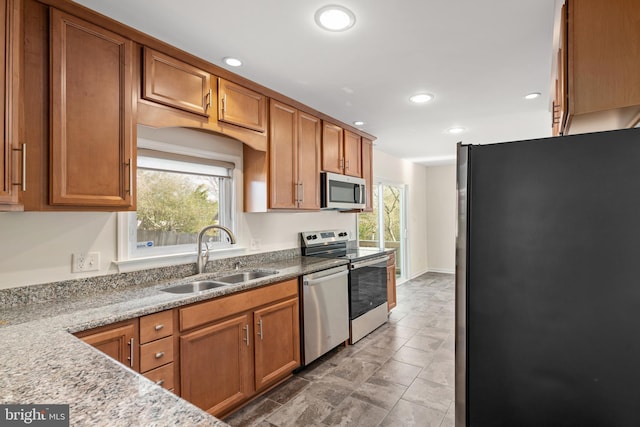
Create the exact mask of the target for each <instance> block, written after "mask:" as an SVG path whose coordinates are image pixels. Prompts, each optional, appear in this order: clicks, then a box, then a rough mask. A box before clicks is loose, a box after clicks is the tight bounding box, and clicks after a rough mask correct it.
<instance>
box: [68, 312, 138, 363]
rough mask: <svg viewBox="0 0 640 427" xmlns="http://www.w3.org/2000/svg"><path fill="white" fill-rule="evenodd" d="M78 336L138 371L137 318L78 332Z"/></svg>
mask: <svg viewBox="0 0 640 427" xmlns="http://www.w3.org/2000/svg"><path fill="white" fill-rule="evenodd" d="M76 336H77V337H78V338H80V339H81V340H82V341H84V342H86V343H87V344H89V345H91V346H93V347H95V348H97V349H98V350H100V351H102V352H103V353H105V354H106V355H107V356H110V357H112V358H113V359H115V360H117V361H118V362H120V363H122V364H123V365H125V366H129V367H130V368H132V369H134V370H136V371H138V370H139V369H138V367H139V363H138V357H137V351H136V350H137V347H136V346H137V336H138V319H132V320H128V321H125V322H119V323H114V324H112V325H107V326H102V327H100V328H96V329H91V330H88V331H83V332H79V333H77V334H76Z"/></svg>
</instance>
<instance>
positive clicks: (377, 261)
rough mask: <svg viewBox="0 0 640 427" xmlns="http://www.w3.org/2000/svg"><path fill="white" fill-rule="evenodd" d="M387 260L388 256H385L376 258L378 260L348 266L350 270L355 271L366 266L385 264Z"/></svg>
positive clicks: (353, 263)
mask: <svg viewBox="0 0 640 427" xmlns="http://www.w3.org/2000/svg"><path fill="white" fill-rule="evenodd" d="M388 260H389V255H385V256H383V257H378V258H375V259H371V260H365V261H358V262H352V263H351V264H350V265H349V268H350V269H351V270H356V269H358V268H362V267H368V266H370V265H374V264H380V263H381V262H387V261H388Z"/></svg>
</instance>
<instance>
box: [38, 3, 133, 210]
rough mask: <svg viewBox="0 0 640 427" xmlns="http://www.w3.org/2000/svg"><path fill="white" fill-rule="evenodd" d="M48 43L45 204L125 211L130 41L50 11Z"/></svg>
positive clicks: (129, 173)
mask: <svg viewBox="0 0 640 427" xmlns="http://www.w3.org/2000/svg"><path fill="white" fill-rule="evenodd" d="M50 42H51V153H50V154H51V160H50V164H51V169H50V173H51V194H50V203H51V204H53V205H74V206H96V207H114V208H118V207H121V208H127V207H130V206H131V205H132V200H135V199H134V198H133V196H132V191H133V189H132V187H133V182H134V170H133V168H134V165H133V162H134V159H133V158H132V157H133V156H132V147H133V138H134V132H135V130H134V126H135V120H134V117H133V112H132V111H133V106H132V98H133V97H132V93H133V86H132V80H133V56H132V55H133V45H132V42H131V41H130V40H128V39H126V38H124V37H122V36H120V35H118V34H115V33H112V32H110V31H107V30H105V29H103V28H100V27H98V26H96V25H93V24H90V23H88V22H85V21H83V20H81V19H78V18H76V17H74V16H71V15H67V14H65V13H63V12H60V11H58V10H56V9H51V41H50Z"/></svg>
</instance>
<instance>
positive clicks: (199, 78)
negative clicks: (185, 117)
mask: <svg viewBox="0 0 640 427" xmlns="http://www.w3.org/2000/svg"><path fill="white" fill-rule="evenodd" d="M142 97H143V98H145V99H148V100H150V101H155V102H159V103H161V104H165V105H169V106H171V107H176V108H179V109H181V110H184V111H188V112H190V113H196V114H200V115H202V116H205V117H208V116H209V109H210V107H211V103H212V102H213V97H214V93H213V91H212V88H211V75H210V74H209V73H207V72H206V71H203V70H200V69H198V68H196V67H193V66H191V65H189V64H185V63H184V62H182V61H178V60H177V59H174V58H172V57H170V56H167V55H164V54H162V53H160V52H157V51H155V50H152V49H149V48H146V47H145V48H144V73H143V85H142Z"/></svg>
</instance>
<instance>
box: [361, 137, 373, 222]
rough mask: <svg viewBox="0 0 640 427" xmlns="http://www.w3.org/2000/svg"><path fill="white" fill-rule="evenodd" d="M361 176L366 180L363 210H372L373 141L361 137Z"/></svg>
mask: <svg viewBox="0 0 640 427" xmlns="http://www.w3.org/2000/svg"><path fill="white" fill-rule="evenodd" d="M362 177H363V178H364V180H365V181H366V186H367V187H366V191H367V194H366V196H365V197H366V206H365V208H364V211H365V212H373V141H372V140H370V139H367V138H364V137H363V138H362Z"/></svg>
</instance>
